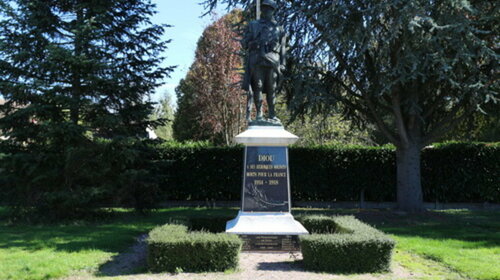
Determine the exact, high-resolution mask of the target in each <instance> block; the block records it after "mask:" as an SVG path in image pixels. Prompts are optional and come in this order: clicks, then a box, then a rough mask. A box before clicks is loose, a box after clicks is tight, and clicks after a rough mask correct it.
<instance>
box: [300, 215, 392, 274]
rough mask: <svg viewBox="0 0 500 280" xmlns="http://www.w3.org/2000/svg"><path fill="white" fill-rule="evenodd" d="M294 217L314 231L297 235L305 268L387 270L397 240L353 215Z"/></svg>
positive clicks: (325, 270)
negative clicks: (309, 233)
mask: <svg viewBox="0 0 500 280" xmlns="http://www.w3.org/2000/svg"><path fill="white" fill-rule="evenodd" d="M297 219H298V220H299V221H300V222H302V224H303V225H304V227H305V228H306V229H307V230H308V231H309V232H312V233H313V234H311V235H303V236H300V245H301V248H302V256H303V263H304V267H305V268H306V269H307V270H312V271H320V272H334V273H373V272H385V271H389V270H390V265H391V259H392V254H393V250H394V247H395V245H396V243H395V241H394V240H393V239H391V238H390V237H388V236H387V235H385V234H384V233H382V232H380V231H378V230H377V229H375V228H372V227H370V226H369V225H367V224H365V223H362V222H361V221H359V220H357V219H356V218H354V217H353V216H334V217H328V216H303V217H297ZM332 226H333V227H334V228H333V229H332ZM324 233H326V234H324Z"/></svg>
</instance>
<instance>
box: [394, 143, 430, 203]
mask: <svg viewBox="0 0 500 280" xmlns="http://www.w3.org/2000/svg"><path fill="white" fill-rule="evenodd" d="M396 164H397V190H398V192H397V193H398V208H399V209H401V210H403V211H407V212H421V211H423V209H424V208H423V196H422V185H421V180H420V146H419V145H418V144H417V143H408V145H405V146H404V147H397V148H396Z"/></svg>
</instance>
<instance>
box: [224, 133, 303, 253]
mask: <svg viewBox="0 0 500 280" xmlns="http://www.w3.org/2000/svg"><path fill="white" fill-rule="evenodd" d="M297 140H298V137H297V136H295V135H293V134H291V133H290V132H288V131H286V130H285V129H284V128H283V127H275V126H273V127H271V126H269V127H268V126H250V127H249V128H248V130H246V131H245V132H243V133H241V134H240V135H238V136H236V142H238V143H241V144H244V145H245V162H244V168H243V170H244V171H243V188H242V198H241V211H240V212H239V214H238V216H237V217H236V218H235V219H234V220H231V221H229V222H227V225H226V232H227V233H233V234H238V235H240V236H241V237H242V239H243V240H244V241H245V245H244V249H245V250H259V251H295V250H299V248H298V238H297V236H298V235H301V234H308V232H307V230H306V229H305V228H304V227H303V226H302V225H301V224H300V223H299V222H297V221H296V220H295V219H294V218H293V216H292V214H291V202H290V178H289V168H288V145H290V144H293V143H295V142H296V141H297Z"/></svg>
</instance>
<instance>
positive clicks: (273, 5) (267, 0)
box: [260, 0, 278, 10]
mask: <svg viewBox="0 0 500 280" xmlns="http://www.w3.org/2000/svg"><path fill="white" fill-rule="evenodd" d="M260 5H261V6H268V7H271V8H273V9H274V10H276V9H277V8H278V6H277V5H276V2H274V1H273V0H264V1H262V3H261V4H260Z"/></svg>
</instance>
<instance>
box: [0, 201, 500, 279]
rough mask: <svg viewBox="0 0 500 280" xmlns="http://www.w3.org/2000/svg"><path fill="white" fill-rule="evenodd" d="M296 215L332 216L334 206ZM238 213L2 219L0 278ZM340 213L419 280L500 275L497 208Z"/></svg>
mask: <svg viewBox="0 0 500 280" xmlns="http://www.w3.org/2000/svg"><path fill="white" fill-rule="evenodd" d="M2 211H3V210H2V209H0V217H1V214H2ZM295 212H296V213H301V214H302V213H314V214H317V213H325V214H332V215H333V214H336V213H338V212H339V211H319V210H303V209H299V210H297V211H295ZM236 213H237V210H236V209H215V210H213V209H210V210H209V209H194V208H191V209H187V208H173V209H162V210H159V211H157V212H154V213H153V214H151V215H149V216H140V215H135V214H133V213H131V212H129V211H126V210H122V211H120V212H119V213H117V214H116V215H115V216H114V217H113V218H110V219H109V220H106V221H103V222H100V223H73V224H68V225H43V226H32V225H14V226H12V225H7V224H6V223H5V222H1V221H0V279H2V280H4V279H5V280H7V279H36V280H38V279H51V278H57V277H63V276H68V275H74V274H81V273H85V274H87V275H88V274H94V275H98V274H99V267H100V265H102V264H103V263H105V262H106V261H107V260H109V259H111V258H112V257H113V256H114V255H117V254H118V253H119V252H122V251H123V250H125V249H126V248H128V247H129V246H130V245H131V244H132V243H133V242H134V238H135V237H137V236H138V235H140V234H141V233H145V232H147V231H149V230H150V229H152V228H153V227H155V226H156V225H161V224H165V223H168V222H171V221H179V220H187V219H188V218H189V217H193V216H228V215H229V216H231V215H234V216H235V215H236ZM341 213H342V214H346V213H348V214H353V215H356V216H357V217H358V218H360V219H361V220H363V221H365V222H367V223H369V224H371V225H374V226H375V227H377V228H379V229H381V230H382V231H384V232H386V233H388V234H390V235H392V236H393V237H394V238H395V239H396V240H397V242H398V245H397V248H396V250H397V252H396V254H395V256H394V261H395V262H396V263H399V264H400V265H402V266H403V267H405V268H407V269H408V270H409V271H412V272H415V274H416V275H418V274H419V273H420V272H422V274H425V275H426V276H425V277H423V278H418V279H460V278H461V279H500V218H499V217H500V213H498V212H472V211H434V212H428V213H425V214H421V215H403V214H398V213H395V212H391V211H357V210H344V211H341ZM0 219H1V218H0ZM424 272H425V273H424ZM381 279H383V277H382V278H381Z"/></svg>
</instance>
